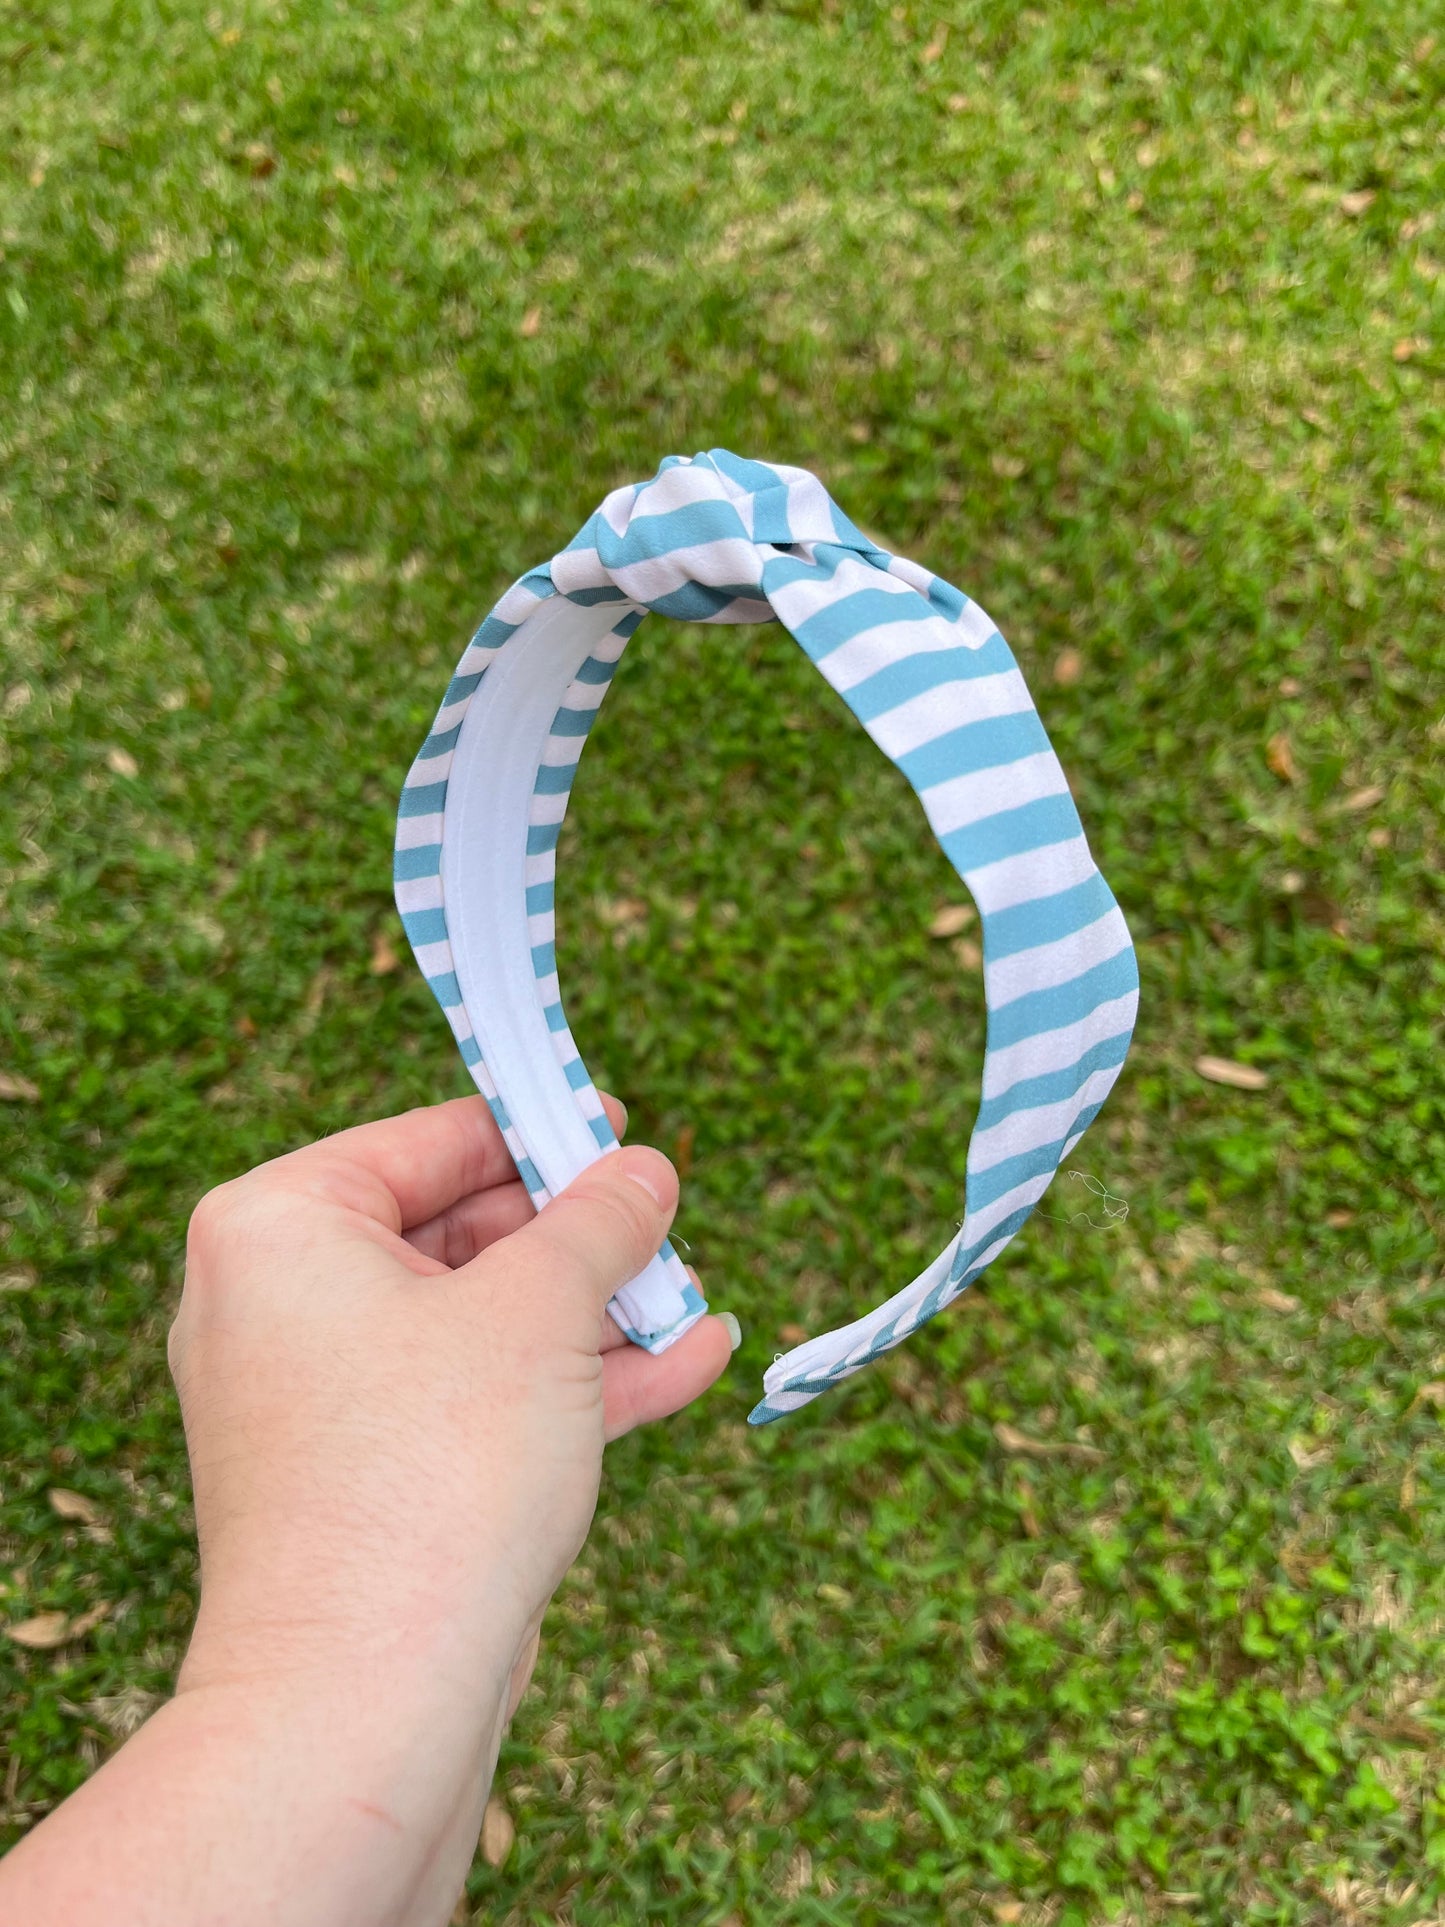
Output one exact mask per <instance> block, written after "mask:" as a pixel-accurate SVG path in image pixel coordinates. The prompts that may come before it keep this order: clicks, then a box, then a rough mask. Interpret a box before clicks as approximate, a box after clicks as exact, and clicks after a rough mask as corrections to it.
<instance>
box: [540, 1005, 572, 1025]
mask: <svg viewBox="0 0 1445 1927" xmlns="http://www.w3.org/2000/svg"><path fill="white" fill-rule="evenodd" d="M542 1015H543V1016H544V1017H545V1018H546V1020H547V1028H548V1030H550V1031H560V1030H566V1028H567V1019H566V1017H565V1016H564V1015H563V1014H562V1006H561V1004H560V1003H556V1004H548V1006H547V1008H546V1009H545V1010H544V1011H543V1012H542Z"/></svg>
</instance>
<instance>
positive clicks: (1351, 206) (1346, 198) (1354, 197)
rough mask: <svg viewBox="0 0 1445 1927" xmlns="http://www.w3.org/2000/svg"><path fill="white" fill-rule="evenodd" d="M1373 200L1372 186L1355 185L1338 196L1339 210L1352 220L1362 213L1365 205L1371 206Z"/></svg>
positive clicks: (1373, 191)
mask: <svg viewBox="0 0 1445 1927" xmlns="http://www.w3.org/2000/svg"><path fill="white" fill-rule="evenodd" d="M1374 200H1375V190H1374V188H1372V187H1357V188H1355V189H1354V190H1353V191H1352V192H1351V193H1349V194H1342V195H1341V196H1340V212H1341V214H1348V215H1349V217H1350V219H1351V220H1352V221H1353V220H1355V219H1356V218H1357V216H1359V215H1361V214H1363V213H1364V211H1365V209H1366V208H1367V207H1371V206H1373V204H1374Z"/></svg>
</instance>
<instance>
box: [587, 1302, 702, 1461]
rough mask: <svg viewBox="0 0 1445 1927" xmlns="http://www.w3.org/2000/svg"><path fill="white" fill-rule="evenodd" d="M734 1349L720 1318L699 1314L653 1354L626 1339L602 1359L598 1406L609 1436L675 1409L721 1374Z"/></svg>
mask: <svg viewBox="0 0 1445 1927" xmlns="http://www.w3.org/2000/svg"><path fill="white" fill-rule="evenodd" d="M733 1349H734V1342H733V1333H732V1332H731V1331H730V1330H729V1329H728V1325H727V1323H726V1322H725V1321H724V1320H723V1319H722V1318H717V1317H708V1318H700V1319H699V1320H698V1322H697V1323H696V1324H695V1325H694V1326H693V1328H692V1330H691V1331H688V1332H684V1334H683V1335H682V1337H681V1338H679V1339H678V1341H677V1343H676V1344H675V1345H672V1346H670V1347H669V1348H668V1350H667V1351H665V1352H659V1353H657V1354H656V1355H653V1354H652V1353H649V1352H645V1351H643V1350H642V1349H641V1347H640V1346H637V1345H629V1344H627V1343H626V1342H624V1343H623V1344H621V1345H619V1346H618V1347H617V1349H616V1350H615V1351H609V1352H608V1353H607V1355H606V1357H605V1358H604V1359H603V1361H602V1409H603V1419H604V1423H605V1425H606V1428H607V1437H608V1439H609V1440H611V1439H616V1438H621V1436H622V1434H623V1433H624V1432H630V1431H631V1430H632V1429H633V1427H634V1426H637V1425H646V1424H648V1423H649V1422H650V1421H651V1420H652V1419H659V1418H666V1417H667V1415H668V1413H669V1412H679V1411H681V1410H682V1408H683V1406H684V1405H690V1404H691V1403H692V1401H693V1400H694V1399H695V1398H699V1397H701V1395H702V1394H703V1393H704V1392H705V1391H706V1390H707V1388H708V1386H709V1385H711V1384H713V1383H714V1381H715V1380H716V1379H717V1378H719V1377H720V1376H721V1374H722V1371H723V1368H724V1367H725V1366H726V1364H727V1362H728V1359H729V1358H730V1357H731V1356H732V1353H733Z"/></svg>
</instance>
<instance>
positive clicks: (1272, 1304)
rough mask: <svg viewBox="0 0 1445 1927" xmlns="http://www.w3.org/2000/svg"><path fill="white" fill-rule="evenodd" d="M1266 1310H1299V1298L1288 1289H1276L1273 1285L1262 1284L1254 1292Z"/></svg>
mask: <svg viewBox="0 0 1445 1927" xmlns="http://www.w3.org/2000/svg"><path fill="white" fill-rule="evenodd" d="M1254 1295H1255V1297H1256V1298H1257V1299H1258V1300H1259V1302H1260V1304H1262V1305H1263V1306H1264V1308H1265V1310H1266V1311H1283V1312H1291V1311H1298V1310H1299V1299H1298V1298H1295V1297H1292V1296H1291V1295H1290V1293H1289V1292H1287V1291H1276V1290H1275V1288H1274V1286H1273V1285H1261V1286H1260V1288H1259V1290H1258V1291H1257V1292H1256V1293H1255V1294H1254Z"/></svg>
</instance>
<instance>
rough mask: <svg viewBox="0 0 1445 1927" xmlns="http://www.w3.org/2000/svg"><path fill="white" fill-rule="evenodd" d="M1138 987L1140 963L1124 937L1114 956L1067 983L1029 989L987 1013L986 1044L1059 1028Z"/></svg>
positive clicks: (1000, 1045)
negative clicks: (1047, 988) (1048, 987)
mask: <svg viewBox="0 0 1445 1927" xmlns="http://www.w3.org/2000/svg"><path fill="white" fill-rule="evenodd" d="M1138 988H1139V966H1138V964H1137V963H1136V962H1135V960H1134V951H1133V948H1132V946H1131V945H1130V944H1129V943H1128V942H1127V941H1126V943H1125V945H1124V948H1123V949H1122V950H1121V951H1120V952H1119V954H1118V955H1117V956H1116V957H1108V958H1106V959H1105V961H1104V962H1103V963H1100V964H1095V965H1094V967H1093V968H1092V970H1085V971H1083V972H1082V973H1081V974H1080V975H1079V976H1077V977H1072V978H1070V980H1069V982H1068V983H1066V984H1056V985H1055V986H1054V987H1053V989H1051V990H1034V991H1030V993H1029V994H1028V996H1027V997H1016V998H1015V999H1014V1001H1013V1002H1012V1003H1011V1004H1005V1005H1004V1007H1003V1009H1002V1010H991V1011H990V1012H989V1013H988V1048H989V1049H990V1050H1003V1049H1005V1048H1006V1047H1007V1046H1008V1045H1009V1044H1021V1043H1023V1042H1024V1041H1025V1039H1027V1038H1029V1037H1036V1036H1037V1035H1038V1034H1039V1032H1040V1031H1045V1030H1062V1029H1063V1027H1064V1026H1065V1025H1066V1024H1077V1023H1081V1022H1082V1021H1083V1019H1084V1018H1085V1017H1087V1016H1088V1015H1089V1013H1090V1011H1092V1010H1093V1009H1095V1007H1096V1006H1097V1005H1099V1004H1103V1003H1108V1002H1109V1000H1110V999H1111V998H1113V997H1123V996H1125V995H1126V994H1127V993H1128V992H1129V991H1131V990H1137V989H1138Z"/></svg>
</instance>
